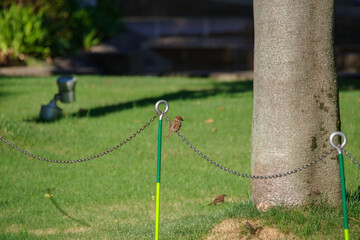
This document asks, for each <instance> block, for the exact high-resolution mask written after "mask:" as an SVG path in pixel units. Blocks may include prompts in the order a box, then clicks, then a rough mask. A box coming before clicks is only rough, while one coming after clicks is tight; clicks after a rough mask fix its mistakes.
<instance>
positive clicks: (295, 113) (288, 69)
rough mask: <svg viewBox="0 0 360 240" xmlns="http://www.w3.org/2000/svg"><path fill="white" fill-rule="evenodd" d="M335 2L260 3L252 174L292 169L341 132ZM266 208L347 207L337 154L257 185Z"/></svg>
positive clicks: (281, 0)
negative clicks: (344, 205) (320, 204)
mask: <svg viewBox="0 0 360 240" xmlns="http://www.w3.org/2000/svg"><path fill="white" fill-rule="evenodd" d="M333 7H334V3H333V0H294V1H289V0H275V1H268V0H254V19H255V56H254V59H255V60H254V112H253V127H252V156H251V158H252V174H255V175H271V174H276V173H280V172H285V171H289V170H293V169H294V168H297V167H299V166H302V165H304V164H306V163H308V162H310V161H312V160H314V159H316V158H318V157H319V156H320V155H321V154H322V153H324V152H325V151H326V150H329V149H331V146H330V144H329V135H330V134H331V133H332V132H334V131H337V130H338V129H339V128H340V121H339V108H338V89H337V77H336V72H335V64H334V49H333V10H334V9H333ZM252 193H253V201H254V203H255V204H256V205H257V206H258V207H260V208H268V207H271V206H275V205H307V204H312V203H319V202H327V203H330V204H333V205H334V204H337V203H339V202H340V199H341V198H340V179H339V170H338V162H337V156H336V152H333V154H331V155H330V156H328V157H327V158H326V159H325V160H323V161H322V162H320V163H318V164H316V165H315V166H312V167H310V168H309V169H307V170H304V171H302V172H300V173H297V174H293V175H291V176H287V177H283V178H277V179H273V180H253V181H252Z"/></svg>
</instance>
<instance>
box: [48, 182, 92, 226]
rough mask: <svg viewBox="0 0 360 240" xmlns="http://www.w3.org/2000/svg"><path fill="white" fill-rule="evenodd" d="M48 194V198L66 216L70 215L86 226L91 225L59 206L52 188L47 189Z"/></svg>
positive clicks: (73, 219)
mask: <svg viewBox="0 0 360 240" xmlns="http://www.w3.org/2000/svg"><path fill="white" fill-rule="evenodd" d="M46 196H47V198H49V199H50V201H51V203H52V204H53V205H54V206H55V207H56V209H57V210H59V211H60V212H61V213H62V214H63V215H64V216H66V217H68V218H69V219H71V220H72V221H74V222H77V223H80V224H82V225H84V226H87V227H91V226H90V224H88V223H86V222H85V221H83V220H80V219H76V218H74V217H72V216H70V215H69V214H68V213H67V212H66V211H65V210H64V209H62V208H61V207H60V206H59V204H58V203H57V202H56V201H55V198H54V197H53V196H52V194H51V191H50V189H48V190H47V193H46Z"/></svg>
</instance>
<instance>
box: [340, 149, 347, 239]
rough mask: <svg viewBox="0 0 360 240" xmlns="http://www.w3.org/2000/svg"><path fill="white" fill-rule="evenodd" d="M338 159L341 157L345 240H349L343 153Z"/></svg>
mask: <svg viewBox="0 0 360 240" xmlns="http://www.w3.org/2000/svg"><path fill="white" fill-rule="evenodd" d="M338 157H339V166H340V181H341V198H342V208H343V216H344V236H345V240H349V224H348V215H347V209H346V191H345V174H344V161H343V155H342V153H341V154H338Z"/></svg>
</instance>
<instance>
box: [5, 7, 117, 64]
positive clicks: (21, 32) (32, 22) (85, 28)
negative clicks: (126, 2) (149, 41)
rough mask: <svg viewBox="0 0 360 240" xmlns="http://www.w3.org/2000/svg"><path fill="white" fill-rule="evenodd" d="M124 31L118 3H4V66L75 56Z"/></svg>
mask: <svg viewBox="0 0 360 240" xmlns="http://www.w3.org/2000/svg"><path fill="white" fill-rule="evenodd" d="M121 27H122V23H121V13H120V9H119V6H118V4H117V1H116V0H98V1H97V4H96V6H94V7H90V6H87V7H85V6H81V4H80V3H79V2H78V1H77V0H27V1H26V0H22V1H20V0H15V1H14V0H2V1H1V2H0V33H1V34H0V65H12V64H16V63H21V62H24V60H25V59H26V57H27V56H34V57H36V58H46V57H49V56H51V57H55V56H64V55H69V54H74V53H76V52H77V51H79V50H86V49H89V48H90V47H91V46H94V45H96V44H98V43H99V42H101V41H104V40H107V39H109V38H110V37H112V36H114V35H115V34H116V33H117V32H118V31H119V29H120V28H121Z"/></svg>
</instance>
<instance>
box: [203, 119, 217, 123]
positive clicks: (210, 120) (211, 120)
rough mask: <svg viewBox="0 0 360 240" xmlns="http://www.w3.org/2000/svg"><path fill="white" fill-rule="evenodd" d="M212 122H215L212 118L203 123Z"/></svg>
mask: <svg viewBox="0 0 360 240" xmlns="http://www.w3.org/2000/svg"><path fill="white" fill-rule="evenodd" d="M214 122H215V120H214V119H212V118H209V119H207V120H205V123H214Z"/></svg>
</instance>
